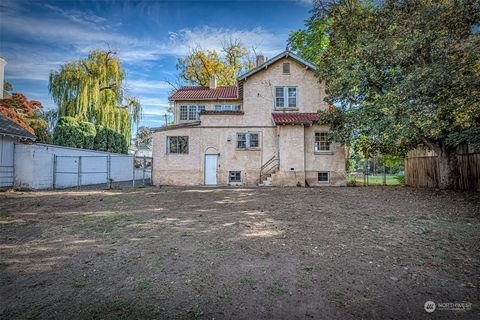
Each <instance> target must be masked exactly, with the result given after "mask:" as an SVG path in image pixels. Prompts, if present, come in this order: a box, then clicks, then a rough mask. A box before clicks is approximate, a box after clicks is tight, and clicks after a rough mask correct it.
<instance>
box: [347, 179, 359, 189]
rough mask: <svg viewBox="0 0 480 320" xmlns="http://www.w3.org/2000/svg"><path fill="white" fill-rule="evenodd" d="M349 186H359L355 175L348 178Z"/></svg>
mask: <svg viewBox="0 0 480 320" xmlns="http://www.w3.org/2000/svg"><path fill="white" fill-rule="evenodd" d="M347 186H349V187H355V186H357V180H356V179H355V177H348V178H347Z"/></svg>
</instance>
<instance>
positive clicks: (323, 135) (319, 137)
mask: <svg viewBox="0 0 480 320" xmlns="http://www.w3.org/2000/svg"><path fill="white" fill-rule="evenodd" d="M327 137H328V133H327V132H315V152H329V151H332V143H331V142H330V141H328V139H327Z"/></svg>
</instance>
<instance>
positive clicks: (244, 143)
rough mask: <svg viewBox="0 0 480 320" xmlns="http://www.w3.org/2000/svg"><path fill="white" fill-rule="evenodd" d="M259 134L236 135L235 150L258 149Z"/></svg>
mask: <svg viewBox="0 0 480 320" xmlns="http://www.w3.org/2000/svg"><path fill="white" fill-rule="evenodd" d="M259 147H260V140H259V133H237V149H245V150H247V149H258V148H259Z"/></svg>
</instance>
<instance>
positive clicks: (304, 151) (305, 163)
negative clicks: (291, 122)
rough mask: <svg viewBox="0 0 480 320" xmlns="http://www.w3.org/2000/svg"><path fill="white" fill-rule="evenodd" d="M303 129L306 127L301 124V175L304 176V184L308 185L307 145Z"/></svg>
mask: <svg viewBox="0 0 480 320" xmlns="http://www.w3.org/2000/svg"><path fill="white" fill-rule="evenodd" d="M305 131H306V127H305V125H303V176H304V180H305V181H304V183H305V186H307V185H308V183H307V157H306V154H307V146H306V143H305V138H306V134H305ZM309 187H310V186H309Z"/></svg>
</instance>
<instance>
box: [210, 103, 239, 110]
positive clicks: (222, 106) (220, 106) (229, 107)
mask: <svg viewBox="0 0 480 320" xmlns="http://www.w3.org/2000/svg"><path fill="white" fill-rule="evenodd" d="M214 110H215V111H218V112H220V111H241V110H242V105H241V104H216V105H215V106H214Z"/></svg>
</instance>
